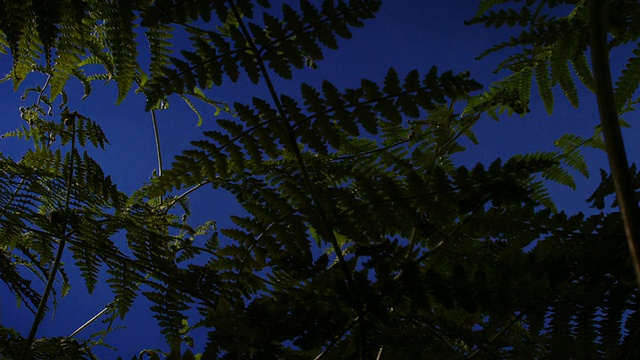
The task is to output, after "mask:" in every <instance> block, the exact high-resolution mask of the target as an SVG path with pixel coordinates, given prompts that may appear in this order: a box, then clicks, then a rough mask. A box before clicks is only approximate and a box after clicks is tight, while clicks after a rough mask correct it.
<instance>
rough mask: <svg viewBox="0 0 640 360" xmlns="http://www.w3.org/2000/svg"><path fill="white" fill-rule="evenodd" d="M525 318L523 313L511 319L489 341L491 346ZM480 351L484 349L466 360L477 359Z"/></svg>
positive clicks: (478, 350) (477, 350)
mask: <svg viewBox="0 0 640 360" xmlns="http://www.w3.org/2000/svg"><path fill="white" fill-rule="evenodd" d="M523 316H524V312H521V313H520V314H518V315H517V316H515V317H514V318H513V319H511V321H509V323H508V324H507V325H505V327H503V328H502V329H501V330H500V331H498V332H497V333H495V334H494V335H493V336H492V337H491V339H489V344H491V343H492V342H494V341H495V340H496V339H497V338H499V337H500V336H501V335H502V334H504V332H505V331H507V330H508V329H509V328H510V327H511V326H513V324H515V323H517V322H518V321H519V320H520V319H522V317H523ZM480 351H482V349H476V351H474V352H472V353H471V354H469V356H467V357H466V359H473V358H474V357H476V355H478V354H480Z"/></svg>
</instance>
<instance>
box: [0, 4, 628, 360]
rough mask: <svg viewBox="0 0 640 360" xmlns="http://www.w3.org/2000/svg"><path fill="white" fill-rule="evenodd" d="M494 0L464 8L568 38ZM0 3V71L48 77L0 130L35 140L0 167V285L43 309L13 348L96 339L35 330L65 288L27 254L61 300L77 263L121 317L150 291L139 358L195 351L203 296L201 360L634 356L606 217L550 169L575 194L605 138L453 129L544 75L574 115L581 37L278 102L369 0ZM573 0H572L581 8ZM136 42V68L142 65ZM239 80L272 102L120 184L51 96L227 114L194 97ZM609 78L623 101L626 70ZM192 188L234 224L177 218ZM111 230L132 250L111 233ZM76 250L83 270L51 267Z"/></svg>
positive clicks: (241, 113) (85, 131)
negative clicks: (525, 145)
mask: <svg viewBox="0 0 640 360" xmlns="http://www.w3.org/2000/svg"><path fill="white" fill-rule="evenodd" d="M493 3H496V4H497V5H500V4H499V3H505V1H493V2H488V1H485V2H483V3H482V5H481V9H480V11H479V13H478V16H477V17H476V18H474V19H473V20H472V22H485V23H487V24H495V25H500V24H503V23H507V24H516V23H522V24H528V23H527V21H531V22H534V23H535V24H536V26H539V27H532V29H535V31H534V32H535V34H533V35H530V37H525V36H523V37H521V39H520V40H512V42H514V44H515V45H521V44H528V43H527V41H533V40H532V39H539V38H540V36H541V34H542V35H544V36H546V38H549V39H555V40H554V41H557V38H558V37H563V36H564V35H563V34H568V33H569V31H566V29H565V30H562V29H561V30H557V31H551V30H549V29H547V28H545V26H546V25H549V26H551V24H555V23H556V21H555V20H553V18H551V17H549V16H541V17H537V15H536V14H539V11H535V10H533V9H544V8H545V7H553V6H554V5H556V2H555V1H529V2H528V3H527V4H526V5H522V4H520V7H521V10H519V11H517V12H515V10H499V11H493V10H491V5H495V4H493ZM571 3H575V1H571ZM5 5H6V9H7V11H6V12H4V13H3V14H1V15H0V31H1V32H2V35H3V36H2V37H0V39H2V42H3V45H4V46H5V49H7V50H9V51H10V53H11V56H12V58H13V60H14V63H13V68H12V71H11V73H10V75H9V78H10V79H11V80H12V81H13V84H14V86H15V87H16V88H18V86H19V85H20V84H21V83H22V82H23V81H24V80H25V79H26V78H27V76H28V75H29V74H30V73H32V72H39V73H43V74H45V75H46V76H47V77H46V82H45V84H44V85H42V86H36V87H33V88H29V89H27V92H26V94H35V95H36V97H37V99H36V101H34V103H33V104H32V105H31V106H27V107H25V108H23V109H22V110H21V114H22V118H23V119H24V120H25V125H24V126H22V128H21V129H19V130H17V131H15V132H12V133H9V134H7V135H6V136H16V137H21V138H25V139H27V140H31V141H33V148H32V149H31V150H29V151H28V152H26V153H25V154H24V156H23V157H22V158H20V159H19V160H13V159H11V158H8V157H4V156H3V157H2V158H0V162H1V166H0V176H1V177H2V181H1V182H0V186H1V188H0V209H1V210H0V231H1V232H2V236H1V237H0V238H1V239H2V240H0V241H1V242H0V255H1V256H2V259H0V260H1V261H0V266H1V268H0V278H1V279H2V280H3V281H4V282H5V283H6V284H7V285H8V287H9V289H10V290H11V291H12V292H13V293H14V294H15V295H16V296H17V297H19V298H20V299H21V300H22V301H23V302H24V303H25V305H26V306H28V307H29V308H30V309H32V310H33V312H34V314H35V321H34V326H33V329H32V333H31V334H28V335H27V334H19V333H17V332H16V331H15V330H13V329H10V328H0V334H1V336H0V353H1V354H2V355H3V356H5V357H9V358H19V357H22V358H29V357H31V358H65V356H66V358H91V357H93V355H92V353H91V347H92V346H93V345H95V344H94V343H92V342H91V341H81V340H76V339H73V338H69V337H62V338H50V339H39V340H34V339H35V335H36V332H37V328H38V324H39V322H40V320H41V319H42V316H43V314H44V312H45V311H46V307H47V306H48V305H50V302H48V301H47V298H48V296H49V293H50V292H51V291H52V290H55V289H54V287H53V286H52V285H47V286H46V288H45V290H44V292H39V291H36V290H35V289H34V288H33V287H32V286H31V283H30V280H29V279H28V278H27V277H25V275H24V272H23V269H24V268H25V267H26V268H28V269H29V270H31V271H32V272H33V273H35V274H36V275H37V276H38V277H39V278H40V279H42V280H43V282H47V283H48V284H53V280H55V279H56V278H57V277H60V278H61V279H62V283H63V285H62V287H61V288H60V289H59V291H60V292H61V293H62V294H64V293H65V292H67V291H68V290H69V284H68V280H67V275H66V274H67V272H68V271H78V270H79V271H80V273H81V274H82V276H83V278H84V280H85V285H86V287H87V289H88V290H89V291H90V292H91V291H93V289H95V287H96V286H100V284H102V283H106V284H108V286H110V288H111V289H112V291H113V293H114V302H113V311H111V313H112V316H116V315H120V316H123V317H124V316H125V315H127V312H128V310H129V309H130V307H131V305H132V304H133V302H134V301H136V299H137V298H138V297H139V296H140V295H142V296H144V297H146V299H148V300H149V301H150V302H152V303H153V304H154V305H153V307H152V310H153V311H154V313H155V317H156V318H157V320H158V322H159V324H160V326H161V327H162V329H163V330H162V331H163V334H164V335H165V337H166V340H167V353H166V354H159V353H158V352H147V353H145V354H141V355H140V357H142V356H143V355H148V356H151V357H154V356H155V357H158V356H167V357H169V358H174V359H178V358H185V359H189V358H194V354H193V350H192V349H191V347H192V341H191V338H190V337H189V330H190V328H189V327H188V325H186V322H185V320H186V318H187V317H186V312H187V311H188V310H189V309H193V308H195V309H197V310H198V312H199V315H200V318H199V322H198V323H197V324H192V326H194V327H198V328H205V329H207V331H208V341H207V344H206V346H205V347H204V350H203V353H202V354H199V355H198V356H201V358H203V359H213V358H256V359H270V358H274V359H275V358H300V359H307V358H316V359H324V358H361V359H370V358H379V359H396V358H397V359H407V358H427V357H432V358H473V357H476V358H483V357H486V358H549V357H552V358H571V357H576V358H591V357H595V358H625V357H627V358H634V357H637V356H638V355H637V354H636V352H637V347H636V346H635V343H636V342H637V338H638V330H637V329H638V324H639V323H640V312H638V311H637V310H638V309H637V306H638V305H637V299H636V297H637V295H636V293H637V288H636V285H635V282H634V277H633V269H632V267H631V265H630V263H629V259H628V252H627V250H626V247H625V242H624V232H623V230H622V226H621V221H620V219H619V214H618V213H616V212H600V213H595V214H594V215H590V216H586V215H583V214H577V215H574V216H567V215H566V214H564V213H563V212H561V211H560V212H558V211H557V210H556V208H555V206H554V204H553V203H552V201H551V199H549V197H548V196H547V193H546V190H545V187H544V182H543V181H545V179H546V180H547V181H557V182H560V183H563V184H566V185H572V184H573V182H572V181H573V180H572V178H571V174H570V171H571V170H572V169H573V170H577V171H578V172H584V171H586V170H585V169H586V165H585V163H584V159H582V158H581V157H580V155H579V152H578V150H579V148H580V147H581V146H584V145H588V146H594V147H602V141H601V140H600V138H599V136H598V134H595V135H594V137H592V138H588V139H581V138H577V137H575V136H572V135H567V136H565V137H563V138H562V139H561V141H560V142H559V145H560V148H559V150H558V151H557V152H553V153H545V152H540V153H536V154H526V155H519V156H515V157H513V158H511V159H508V160H506V161H501V160H496V161H494V162H492V163H491V164H485V165H483V164H478V165H476V166H475V167H473V168H470V169H469V168H466V167H463V166H457V165H456V164H454V163H453V162H452V160H451V156H452V155H453V154H455V153H457V152H460V151H463V150H464V148H463V147H462V145H461V144H460V140H461V139H462V138H463V137H466V138H468V139H470V140H471V141H475V137H474V135H473V132H472V130H473V126H474V124H475V123H476V122H477V121H478V119H479V118H480V117H481V116H483V115H484V114H486V113H489V115H492V116H496V117H497V116H500V113H501V112H502V111H504V110H507V111H508V112H516V113H524V112H525V110H526V109H527V107H528V104H529V96H530V94H529V93H530V91H529V88H530V86H531V79H532V76H533V75H532V74H534V73H535V74H536V80H537V82H538V87H539V89H540V93H541V96H542V98H543V100H544V103H545V106H546V107H547V109H548V110H549V111H550V110H551V109H552V98H550V96H551V95H550V94H551V92H550V91H551V90H550V87H551V86H552V85H553V84H555V83H559V84H560V85H561V87H562V89H563V90H564V92H565V94H567V97H568V98H569V99H570V100H571V101H572V103H574V104H576V105H577V104H578V101H577V100H578V99H577V97H576V96H577V95H575V90H573V89H574V88H575V85H574V83H573V80H572V77H571V76H570V74H568V65H567V62H569V63H571V64H573V66H574V69H575V70H576V73H577V75H578V77H579V78H580V79H581V80H582V81H583V82H584V83H585V85H587V86H590V85H589V84H590V83H591V80H590V79H591V72H590V70H589V67H588V65H587V62H586V58H585V57H584V56H583V55H582V50H584V49H583V48H584V46H586V45H584V46H583V45H580V44H583V43H579V42H576V45H575V47H576V49H578V50H580V51H578V50H575V51H572V52H559V51H555V52H554V51H553V47H551V42H550V40H546V41H548V42H547V43H544V44H542V45H541V46H540V47H535V46H534V47H533V50H535V51H533V52H532V51H530V50H529V49H525V52H524V54H523V55H514V56H513V57H510V58H509V59H508V60H507V61H505V63H503V64H502V65H501V66H502V67H505V68H509V69H512V68H513V69H516V72H515V73H514V75H511V76H509V77H508V78H507V79H505V80H504V81H502V82H498V83H497V84H495V85H494V86H493V87H492V88H490V89H489V90H487V91H484V92H481V91H480V90H481V86H480V84H478V83H477V82H476V81H474V80H472V79H471V78H470V77H469V74H467V73H462V74H454V73H452V72H450V71H445V72H440V71H438V70H437V69H436V68H435V67H434V68H432V69H431V70H429V71H427V72H426V73H424V74H420V73H419V72H418V71H411V72H409V73H407V74H398V73H397V72H396V71H395V70H394V69H390V70H389V71H388V72H387V74H386V76H384V80H383V81H382V82H381V83H380V84H378V83H376V82H373V81H369V80H363V81H362V83H361V84H360V86H359V87H356V88H351V89H338V88H337V87H336V86H334V85H333V84H332V83H331V82H330V81H329V80H327V81H325V82H323V84H322V86H321V88H319V89H316V88H313V87H311V86H309V85H306V84H302V85H301V86H300V93H299V94H284V93H282V92H281V91H279V90H278V89H277V88H276V87H275V85H274V83H273V81H272V80H271V79H272V77H275V76H279V77H282V78H284V79H289V78H291V77H292V75H293V73H292V71H291V69H292V67H295V68H304V67H312V66H313V67H315V66H317V65H316V62H317V61H319V60H321V59H322V57H323V55H322V54H323V51H325V50H326V49H335V48H336V47H337V42H336V37H337V36H339V37H343V38H349V37H350V35H351V33H350V28H352V27H356V26H362V25H363V22H364V21H365V20H366V19H369V18H371V17H372V16H373V15H374V13H375V12H376V11H377V10H378V8H379V5H380V4H379V2H378V1H373V0H369V1H367V0H354V1H349V2H348V3H347V2H344V1H330V0H327V1H323V2H322V4H321V5H320V6H318V5H317V4H316V3H312V2H309V1H304V0H303V1H301V2H300V4H299V6H294V5H288V4H284V5H282V7H281V8H280V9H272V8H271V7H270V6H269V5H270V4H269V2H268V1H266V0H257V1H249V0H238V1H231V0H230V1H227V2H223V1H216V2H211V1H202V0H192V1H180V2H174V1H141V0H140V1H114V2H107V1H99V0H86V1H79V0H57V1H56V0H50V1H45V2H42V3H40V2H35V1H33V2H28V1H27V2H25V1H20V2H17V1H7V2H6V4H5ZM581 5H582V2H578V3H577V4H575V5H573V6H575V8H576V13H577V14H579V13H580V10H581V9H582V8H581ZM634 6H635V5H630V7H629V10H630V11H631V10H633V9H634ZM621 9H622V10H620V11H621V12H622V14H624V11H625V9H627V8H625V7H624V6H621ZM485 13H486V14H485ZM572 14H574V13H572ZM633 14H635V12H633ZM629 16H632V15H631V13H630V15H629ZM574 17H575V18H576V19H579V16H577V15H576V16H574V15H570V17H569V18H568V19H570V20H571V19H574ZM514 19H515V20H514ZM576 21H578V20H576ZM557 22H558V23H559V24H564V22H563V21H560V20H559V21H557ZM570 24H572V23H570ZM630 24H631V23H630V22H629V24H628V29H631V30H633V29H634V28H633V26H631V25H630ZM558 26H559V25H558ZM558 26H555V25H554V26H553V27H552V28H553V29H556V27H558ZM567 26H568V25H567ZM571 26H577V25H575V24H574V25H571ZM616 29H617V28H612V31H614V30H616ZM631 30H628V31H626V32H623V35H622V36H628V37H627V38H624V37H623V39H631V35H633V34H634V31H635V30H634V31H631ZM178 31H184V32H186V33H188V34H189V38H188V43H187V44H186V46H185V47H186V48H187V49H185V50H183V51H180V53H179V54H173V53H172V52H171V50H170V48H171V47H172V36H173V35H172V34H174V33H175V32H178ZM616 31H617V30H616ZM625 34H626V35H625ZM142 35H144V36H143V37H144V39H145V41H146V42H147V43H148V45H149V47H150V62H149V66H148V68H147V69H144V68H143V66H142V65H141V63H142V61H138V53H137V49H138V43H137V42H138V41H139V39H138V36H142ZM534 35H535V36H534ZM616 36H617V35H616ZM543 38H544V37H543ZM518 41H519V42H518ZM536 41H537V40H536ZM541 41H542V40H541ZM567 41H568V40H567ZM576 41H577V40H576ZM627 41H630V40H627ZM620 42H623V41H622V40H620ZM183 45H184V44H183ZM547 45H548V46H550V48H546V47H545V46H547ZM505 46H507V45H499V46H498V47H499V48H501V47H505ZM556 53H558V54H556ZM559 56H563V57H562V58H559ZM544 59H551V60H550V61H551V69H552V75H551V77H550V78H549V75H548V65H547V63H546V62H544V61H542V60H544ZM558 59H559V60H558ZM545 61H546V60H545ZM630 63H632V61H631V62H630ZM96 67H99V68H100V70H99V71H96V70H95V69H96ZM625 74H626V73H625ZM244 75H246V76H247V77H248V78H249V79H250V80H251V81H252V82H253V83H263V84H264V86H266V87H267V88H268V90H269V94H270V95H271V97H270V98H268V99H259V98H254V99H253V101H252V103H251V104H240V103H236V104H234V105H233V106H230V107H229V109H228V110H229V111H228V115H227V116H226V118H225V117H224V116H221V118H220V119H219V120H218V125H219V129H218V130H216V131H209V132H205V133H204V135H205V137H204V139H203V140H198V141H194V142H193V143H192V148H191V149H187V150H185V151H184V152H183V153H182V154H181V155H180V156H178V157H177V158H176V160H175V162H174V163H173V164H172V166H171V168H170V169H168V170H167V169H165V170H164V171H161V174H159V175H160V176H158V177H156V178H154V179H153V180H152V181H151V182H150V183H149V184H146V185H145V186H144V187H142V188H141V189H140V190H139V191H137V192H135V193H134V194H131V195H127V194H124V193H123V192H121V191H119V190H118V188H117V184H113V182H112V181H111V179H110V177H109V176H108V175H106V174H104V172H103V170H102V169H101V166H100V164H98V163H97V162H96V161H95V160H94V159H93V158H92V157H91V156H90V153H91V152H90V151H88V150H86V148H89V147H104V146H105V144H106V143H107V141H106V137H105V134H104V133H103V131H102V130H101V128H100V124H98V123H96V122H94V121H92V120H91V119H90V114H80V113H78V112H76V111H73V109H68V108H65V105H66V104H67V95H66V92H65V86H66V82H67V80H68V79H69V78H71V77H75V78H77V79H79V80H80V81H81V82H82V84H83V86H84V89H85V94H86V96H90V93H91V84H92V83H93V82H95V81H106V80H115V81H116V82H117V84H118V93H119V96H118V101H121V100H122V99H124V98H125V97H126V96H127V95H128V94H129V92H130V90H131V89H132V87H136V90H137V91H139V92H141V93H143V94H144V95H145V97H146V99H147V105H146V106H147V109H148V110H149V111H152V112H153V111H155V110H156V109H159V108H161V107H163V106H165V104H166V102H167V101H174V100H173V98H171V97H170V96H171V95H172V94H177V95H178V96H179V97H181V98H182V99H183V100H185V101H187V103H188V104H189V105H190V106H191V107H193V108H194V110H195V111H197V109H196V107H195V106H194V104H193V103H192V100H193V99H198V100H203V101H204V102H205V103H207V104H210V105H211V106H215V107H217V108H224V104H221V103H219V102H216V101H214V100H213V99H211V98H209V97H208V96H207V93H206V90H208V89H211V88H213V87H215V86H219V85H220V84H222V83H223V82H228V81H231V82H236V81H237V80H238V78H239V77H240V76H244ZM627 77H628V76H627ZM623 79H624V77H623ZM621 82H623V83H625V84H626V85H624V86H622V85H621V86H619V87H618V88H619V89H620V90H619V91H618V94H619V97H620V98H621V99H622V98H624V101H625V104H628V105H629V104H631V102H630V101H631V100H629V99H630V97H631V96H632V94H633V93H634V91H633V89H635V87H634V86H636V87H637V80H635V79H634V80H628V79H627V80H625V81H623V80H621ZM627 83H629V84H627ZM460 104H462V105H463V106H462V107H461V106H460ZM56 106H60V109H63V110H61V111H57V110H55V109H56ZM621 109H622V107H621ZM54 112H56V113H55V114H53V113H54ZM52 114H53V115H52ZM636 180H640V175H638V174H636ZM636 183H638V182H636ZM205 186H208V187H214V188H222V189H226V190H227V191H229V192H231V193H232V194H233V195H234V196H235V198H236V199H237V201H238V203H239V204H241V205H242V207H243V208H244V209H245V210H246V211H247V214H248V215H246V216H234V217H233V218H232V219H233V221H234V223H235V224H236V225H237V226H235V227H233V228H228V229H219V230H218V229H217V228H216V226H215V222H214V220H216V219H212V221H210V222H207V223H204V224H202V225H201V226H197V227H193V226H191V225H189V222H188V221H187V220H188V215H189V207H188V201H187V198H188V195H189V194H190V193H191V192H192V191H194V190H195V189H198V188H202V187H205ZM613 192H614V190H613V185H612V181H611V178H610V176H609V175H608V174H606V173H603V174H602V184H601V186H600V187H598V189H596V191H595V192H594V194H593V196H592V197H591V199H590V201H591V203H592V205H593V206H594V207H595V208H597V209H602V208H603V207H604V206H605V205H606V204H609V203H610V202H611V201H612V200H611V197H610V195H611V194H612V193H613ZM178 206H181V207H182V212H184V213H185V214H186V216H184V217H181V216H179V215H177V214H179V213H178V212H177V211H174V210H175V208H176V207H178ZM123 234H124V235H123ZM122 236H125V237H126V246H124V245H121V244H118V245H116V241H115V239H116V238H118V237H122ZM66 245H68V248H69V249H68V250H69V251H70V252H71V253H72V254H73V258H74V259H75V264H68V265H66V266H65V265H63V264H61V261H60V257H61V254H62V252H63V251H64V250H65V246H66ZM74 266H75V268H74ZM76 269H77V270H76ZM114 345H116V346H117V344H114Z"/></svg>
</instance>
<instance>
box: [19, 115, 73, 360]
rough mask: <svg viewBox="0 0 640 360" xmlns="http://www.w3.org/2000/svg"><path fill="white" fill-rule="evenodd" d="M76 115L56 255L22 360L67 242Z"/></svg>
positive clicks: (29, 349) (37, 324) (43, 308)
mask: <svg viewBox="0 0 640 360" xmlns="http://www.w3.org/2000/svg"><path fill="white" fill-rule="evenodd" d="M76 115H77V114H76V113H75V112H74V113H73V114H72V115H71V116H72V122H71V126H72V131H71V133H72V135H73V136H72V139H71V152H70V157H71V158H70V160H69V175H68V177H67V189H66V194H65V199H64V208H63V210H62V211H63V214H64V215H63V220H62V224H60V226H61V234H62V236H61V237H60V243H59V244H58V251H57V253H56V258H55V260H54V261H53V265H52V266H51V273H49V278H48V279H47V284H46V285H45V288H44V292H43V294H42V298H41V299H40V304H39V305H38V311H37V312H36V316H35V319H33V324H32V325H31V330H30V331H29V337H28V338H27V341H26V343H25V344H24V349H23V350H22V357H21V359H22V360H27V359H28V358H29V352H30V351H31V344H33V340H34V339H35V337H36V333H37V332H38V327H39V326H40V323H41V322H42V319H43V318H44V312H45V309H46V308H47V301H48V300H49V295H50V294H51V291H52V290H53V283H54V281H55V279H56V274H57V273H58V267H59V266H60V262H61V260H62V253H64V246H65V244H66V241H67V237H68V235H67V234H66V229H67V221H68V218H67V213H68V210H69V203H70V201H71V185H72V184H73V167H74V159H75V152H76V121H75V120H76V119H75V118H76Z"/></svg>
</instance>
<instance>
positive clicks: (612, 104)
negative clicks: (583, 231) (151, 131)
mask: <svg viewBox="0 0 640 360" xmlns="http://www.w3.org/2000/svg"><path fill="white" fill-rule="evenodd" d="M604 5H605V1H603V0H589V31H590V38H591V63H592V66H593V76H594V82H595V93H596V98H597V100H598V110H599V113H600V124H601V126H602V133H603V136H604V143H605V148H606V151H607V157H608V159H609V167H610V169H611V175H612V177H613V184H614V186H615V189H616V197H617V200H618V204H619V207H620V214H621V215H622V221H623V223H624V231H625V234H626V237H627V245H628V246H629V254H630V256H631V261H632V263H633V268H634V270H635V275H636V281H637V282H638V285H639V286H640V263H639V262H638V259H639V258H640V254H639V253H638V251H639V250H640V249H639V248H638V244H639V243H640V217H639V216H638V215H639V214H640V212H639V211H638V200H637V198H636V196H635V191H634V188H633V179H632V177H631V173H630V171H629V163H628V161H627V154H626V151H625V147H624V143H623V140H622V132H621V131H620V122H619V120H618V111H617V107H616V101H615V97H614V92H613V84H612V81H611V69H610V64H609V50H608V48H607V28H606V14H605V6H604Z"/></svg>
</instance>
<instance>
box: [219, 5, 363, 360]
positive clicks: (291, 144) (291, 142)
mask: <svg viewBox="0 0 640 360" xmlns="http://www.w3.org/2000/svg"><path fill="white" fill-rule="evenodd" d="M228 3H229V6H230V8H231V11H232V12H233V14H234V16H235V17H236V20H237V21H238V24H239V26H240V30H241V31H242V34H243V36H244V37H245V39H246V40H247V42H248V43H249V47H250V49H251V51H252V52H253V54H254V55H255V59H256V61H257V63H258V66H259V68H260V71H261V72H262V76H263V77H264V80H265V83H266V84H267V87H268V88H269V93H270V95H271V98H272V99H273V101H274V103H275V106H276V109H277V110H278V114H279V116H280V118H281V120H282V122H283V125H284V126H285V128H286V131H287V135H288V139H287V140H288V142H287V144H285V147H288V148H289V151H291V152H292V153H293V155H294V156H295V158H296V160H297V161H298V164H299V166H300V170H301V172H302V174H303V178H304V181H305V182H306V183H307V187H308V189H309V191H310V193H311V198H312V200H313V202H314V203H316V204H317V207H318V213H319V214H318V215H319V216H320V219H321V220H322V222H323V223H324V225H325V231H326V236H327V237H328V240H329V243H330V244H331V246H332V247H333V248H334V250H335V252H336V255H337V257H338V260H339V262H340V265H341V268H342V271H343V272H344V273H345V277H346V280H347V284H348V286H349V289H350V291H351V293H352V296H353V300H354V301H355V303H356V304H357V308H356V311H357V313H358V318H359V319H360V321H359V322H360V330H361V331H360V333H361V334H360V356H361V358H363V359H365V358H367V354H366V352H367V347H366V338H365V337H366V331H365V326H366V325H365V316H364V315H365V309H364V305H363V302H362V300H361V299H360V295H359V293H358V290H357V287H356V283H355V280H354V278H353V274H352V273H351V270H350V269H349V266H348V265H347V262H346V260H345V259H344V256H343V255H342V250H341V247H340V245H339V243H338V240H337V239H336V236H335V233H334V231H333V226H332V225H331V222H330V221H329V218H328V216H327V214H326V212H325V209H324V206H323V202H322V201H320V199H321V197H320V196H319V193H318V191H317V189H316V187H315V185H314V183H313V181H312V180H311V176H310V175H309V172H308V171H307V168H306V165H305V163H304V160H303V158H302V155H301V153H300V149H299V148H298V144H297V142H296V136H295V133H294V130H293V127H292V126H291V124H290V123H289V121H288V116H287V115H286V113H285V111H284V108H283V106H282V104H281V103H280V99H279V97H278V93H277V92H276V90H275V87H274V86H273V83H272V82H271V77H270V76H269V72H268V71H267V67H266V66H265V64H264V61H263V60H262V57H261V56H260V51H259V50H258V48H257V46H256V44H255V43H254V42H253V38H252V37H251V34H250V33H249V30H248V29H247V27H246V26H245V24H244V21H243V20H242V17H241V16H240V14H239V13H238V9H237V8H236V6H235V4H234V2H233V0H228Z"/></svg>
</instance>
